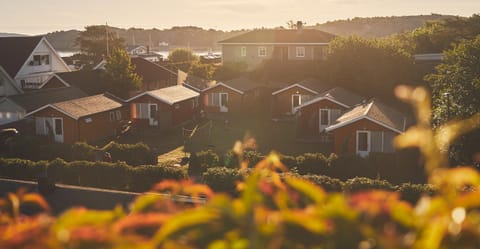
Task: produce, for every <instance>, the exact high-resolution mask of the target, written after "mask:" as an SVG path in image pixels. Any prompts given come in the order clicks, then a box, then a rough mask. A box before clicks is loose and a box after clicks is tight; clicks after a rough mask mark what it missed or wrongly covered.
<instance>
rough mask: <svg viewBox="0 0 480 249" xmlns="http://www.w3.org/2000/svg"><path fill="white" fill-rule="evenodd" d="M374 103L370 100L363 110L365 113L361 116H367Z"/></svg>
mask: <svg viewBox="0 0 480 249" xmlns="http://www.w3.org/2000/svg"><path fill="white" fill-rule="evenodd" d="M374 101H375V100H374V99H372V100H371V101H370V103H368V106H367V109H366V110H365V113H363V116H368V113H369V112H370V110H371V109H372V106H373V102H374Z"/></svg>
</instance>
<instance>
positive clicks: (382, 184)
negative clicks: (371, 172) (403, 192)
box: [343, 177, 395, 193]
mask: <svg viewBox="0 0 480 249" xmlns="http://www.w3.org/2000/svg"><path fill="white" fill-rule="evenodd" d="M373 189H378V190H387V191H394V190H395V187H394V186H393V185H392V184H390V183H389V182H387V181H385V180H376V179H369V178H366V177H355V178H352V179H349V180H347V181H346V182H345V185H344V188H343V190H344V191H346V192H350V193H353V192H359V191H366V190H373Z"/></svg>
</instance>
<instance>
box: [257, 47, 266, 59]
mask: <svg viewBox="0 0 480 249" xmlns="http://www.w3.org/2000/svg"><path fill="white" fill-rule="evenodd" d="M258 56H259V57H265V56H267V47H258Z"/></svg>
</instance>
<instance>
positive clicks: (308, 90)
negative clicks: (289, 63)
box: [272, 78, 332, 115]
mask: <svg viewBox="0 0 480 249" xmlns="http://www.w3.org/2000/svg"><path fill="white" fill-rule="evenodd" d="M331 88H332V87H331V86H330V85H329V84H326V83H324V82H322V81H320V80H317V79H314V78H308V79H305V80H302V81H299V82H295V83H293V84H289V85H287V86H285V87H283V88H281V89H279V90H277V91H274V92H273V93H272V114H273V115H284V114H287V115H291V114H293V113H294V112H295V108H297V107H298V106H300V105H302V104H303V103H305V102H307V101H309V100H311V99H312V98H314V96H316V95H318V94H321V93H323V92H325V91H327V90H329V89H331Z"/></svg>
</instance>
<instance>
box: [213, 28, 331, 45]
mask: <svg viewBox="0 0 480 249" xmlns="http://www.w3.org/2000/svg"><path fill="white" fill-rule="evenodd" d="M333 38H335V35H333V34H330V33H327V32H323V31H320V30H316V29H301V30H293V29H257V30H253V31H250V32H247V33H245V34H241V35H238V36H234V37H232V38H229V39H225V40H223V41H220V42H218V43H220V44H229V43H265V44H274V43H286V44H293V43H328V42H330V41H331V40H332V39H333Z"/></svg>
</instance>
